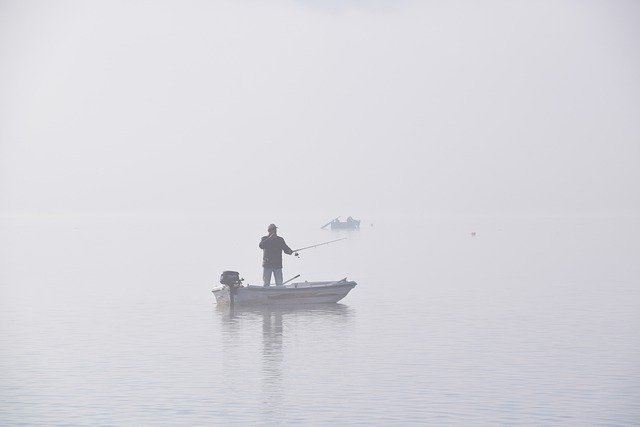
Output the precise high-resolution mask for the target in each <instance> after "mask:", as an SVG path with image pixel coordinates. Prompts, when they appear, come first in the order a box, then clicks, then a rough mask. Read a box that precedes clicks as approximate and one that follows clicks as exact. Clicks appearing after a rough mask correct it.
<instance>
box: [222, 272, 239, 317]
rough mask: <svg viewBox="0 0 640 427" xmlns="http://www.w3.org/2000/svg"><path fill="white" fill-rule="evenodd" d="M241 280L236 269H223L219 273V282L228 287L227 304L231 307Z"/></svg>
mask: <svg viewBox="0 0 640 427" xmlns="http://www.w3.org/2000/svg"><path fill="white" fill-rule="evenodd" d="M243 280H244V279H241V278H240V273H238V272H237V271H223V272H222V274H221V275H220V283H222V284H223V285H227V286H228V287H229V305H230V306H231V308H233V306H234V304H235V299H236V294H237V293H238V288H239V287H240V285H241V284H242V281H243Z"/></svg>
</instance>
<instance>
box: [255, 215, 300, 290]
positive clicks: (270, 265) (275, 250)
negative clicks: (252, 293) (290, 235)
mask: <svg viewBox="0 0 640 427" xmlns="http://www.w3.org/2000/svg"><path fill="white" fill-rule="evenodd" d="M277 229H278V227H276V226H275V224H269V227H267V231H268V232H269V235H268V236H264V237H263V238H262V239H260V244H259V245H258V246H259V247H260V249H262V252H263V255H262V280H263V282H264V286H271V273H273V276H274V277H275V279H276V286H282V252H284V253H285V254H287V255H291V254H293V251H292V250H291V248H290V247H289V246H287V244H286V243H285V242H284V239H283V238H282V237H280V236H278V235H277V234H276V230H277Z"/></svg>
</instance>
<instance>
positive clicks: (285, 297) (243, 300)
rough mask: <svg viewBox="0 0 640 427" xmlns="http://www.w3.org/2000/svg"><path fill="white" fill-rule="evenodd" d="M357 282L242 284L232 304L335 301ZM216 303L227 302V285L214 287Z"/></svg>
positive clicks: (286, 303) (228, 301) (342, 296)
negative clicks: (284, 284)
mask: <svg viewBox="0 0 640 427" xmlns="http://www.w3.org/2000/svg"><path fill="white" fill-rule="evenodd" d="M356 284H357V283H356V282H351V281H346V280H341V281H339V282H303V283H293V284H291V285H286V286H268V287H263V286H254V285H248V286H242V287H240V288H237V289H236V293H235V295H234V303H235V304H238V305H298V304H320V303H335V302H338V301H340V300H341V299H343V298H344V297H346V296H347V294H348V293H349V292H350V291H351V289H353V288H354V287H355V286H356ZM212 292H213V294H214V296H215V297H216V301H217V303H218V304H229V303H230V295H229V287H228V286H220V287H217V288H214V289H213V291H212Z"/></svg>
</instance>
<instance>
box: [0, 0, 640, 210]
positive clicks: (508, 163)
mask: <svg viewBox="0 0 640 427" xmlns="http://www.w3.org/2000/svg"><path fill="white" fill-rule="evenodd" d="M639 24H640V3H638V2H634V1H542V2H534V1H515V2H514V1H488V2H472V1H451V2H441V1H432V2H409V1H404V2H391V1H389V2H386V1H382V0H378V1H375V2H365V1H349V2H337V1H334V2H323V1H312V0H305V1H273V2H255V1H228V2H223V1H220V2H206V1H159V2H142V1H137V2H127V1H90V2H82V1H60V2H47V1H18V0H15V1H7V0H2V1H0V94H2V95H1V96H0V213H4V214H12V213H92V212H149V213H152V212H155V213H158V212H182V213H185V212H186V213H215V212H218V213H219V212H240V211H261V212H266V213H269V214H275V213H278V212H282V211H288V212H317V213H318V214H322V217H323V218H324V217H325V216H327V217H328V218H331V217H333V216H335V215H337V214H341V213H342V214H354V215H365V216H366V215H373V214H374V213H376V212H396V211H397V212H401V211H402V212H412V213H416V214H429V213H433V212H442V213H448V212H450V213H489V214H492V213H501V214H504V213H507V214H510V213H535V214H547V213H550V214H563V213H626V214H629V213H631V214H638V213H640V192H639V191H638V183H639V182H640V168H639V167H638V166H639V160H640V77H639V76H640V30H639V29H640V25H639Z"/></svg>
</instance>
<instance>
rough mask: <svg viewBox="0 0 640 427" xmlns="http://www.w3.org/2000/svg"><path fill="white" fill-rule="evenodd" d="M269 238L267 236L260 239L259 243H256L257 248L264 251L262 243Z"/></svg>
mask: <svg viewBox="0 0 640 427" xmlns="http://www.w3.org/2000/svg"><path fill="white" fill-rule="evenodd" d="M268 238H269V236H264V237H263V238H262V239H260V243H258V247H259V248H260V249H264V242H265V240H267V239H268Z"/></svg>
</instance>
